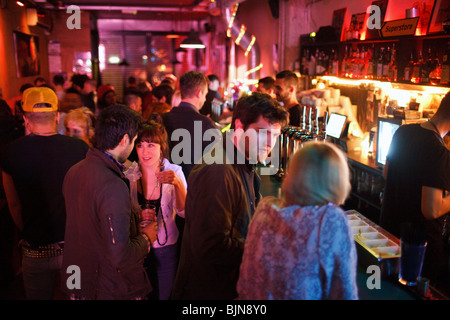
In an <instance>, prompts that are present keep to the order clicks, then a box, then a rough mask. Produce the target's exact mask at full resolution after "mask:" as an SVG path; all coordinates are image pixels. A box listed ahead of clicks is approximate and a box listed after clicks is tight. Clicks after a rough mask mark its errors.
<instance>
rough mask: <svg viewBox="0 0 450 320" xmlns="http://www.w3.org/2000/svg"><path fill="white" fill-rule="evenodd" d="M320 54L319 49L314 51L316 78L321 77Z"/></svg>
mask: <svg viewBox="0 0 450 320" xmlns="http://www.w3.org/2000/svg"><path fill="white" fill-rule="evenodd" d="M322 68H323V67H322V52H321V51H319V49H317V50H316V76H321V75H322Z"/></svg>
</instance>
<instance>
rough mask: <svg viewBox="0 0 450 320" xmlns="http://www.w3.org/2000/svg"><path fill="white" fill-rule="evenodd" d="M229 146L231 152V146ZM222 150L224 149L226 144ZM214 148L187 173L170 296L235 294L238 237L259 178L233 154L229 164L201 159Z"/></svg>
mask: <svg viewBox="0 0 450 320" xmlns="http://www.w3.org/2000/svg"><path fill="white" fill-rule="evenodd" d="M226 141H227V139H224V140H223V145H226V144H227V143H226ZM228 141H229V140H228ZM221 143H222V142H220V144H221ZM229 145H231V146H232V149H233V150H232V152H233V153H234V155H236V154H237V153H238V151H237V150H236V149H235V148H234V145H233V144H232V143H231V144H229ZM224 149H225V148H224ZM227 149H228V151H230V147H227ZM214 152H217V149H213V150H212V151H211V152H210V153H208V154H207V155H206V156H205V157H204V158H203V160H204V162H203V163H202V164H199V165H196V166H195V167H194V169H193V170H192V171H191V174H190V176H189V180H188V193H187V198H186V206H185V214H186V223H185V228H184V235H183V240H182V247H181V256H180V263H179V268H178V272H177V276H176V279H175V284H174V288H173V292H172V299H175V300H179V299H194V300H197V299H199V300H208V299H213V300H214V299H227V300H228V299H234V298H236V297H237V292H236V283H237V280H238V277H239V267H240V264H241V259H242V254H243V250H244V239H245V236H246V233H247V228H248V224H249V221H250V219H251V216H252V215H253V212H254V208H255V207H256V206H257V202H258V201H259V199H260V194H259V186H260V179H259V176H258V175H257V173H256V172H255V170H254V168H253V166H252V165H250V164H248V163H242V164H238V163H236V161H237V160H236V157H234V160H233V158H232V157H229V159H231V160H232V161H229V163H230V162H232V163H234V164H226V162H222V163H224V164H218V163H213V164H207V163H211V162H208V161H210V159H211V157H212V156H214ZM223 152H224V153H223V154H224V155H226V153H225V150H223ZM224 160H225V159H224Z"/></svg>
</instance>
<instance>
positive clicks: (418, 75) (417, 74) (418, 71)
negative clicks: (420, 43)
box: [411, 51, 423, 83]
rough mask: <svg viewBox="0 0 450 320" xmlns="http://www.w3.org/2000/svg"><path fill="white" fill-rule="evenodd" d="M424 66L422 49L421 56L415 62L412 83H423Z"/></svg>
mask: <svg viewBox="0 0 450 320" xmlns="http://www.w3.org/2000/svg"><path fill="white" fill-rule="evenodd" d="M422 67H423V58H422V51H420V52H419V58H418V59H417V61H415V62H414V65H413V69H412V76H411V82H412V83H422Z"/></svg>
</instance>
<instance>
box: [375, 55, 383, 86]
mask: <svg viewBox="0 0 450 320" xmlns="http://www.w3.org/2000/svg"><path fill="white" fill-rule="evenodd" d="M383 57H384V48H381V49H380V50H379V51H378V54H377V73H376V79H377V80H381V79H382V78H383Z"/></svg>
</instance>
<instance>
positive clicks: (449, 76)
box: [440, 42, 450, 84]
mask: <svg viewBox="0 0 450 320" xmlns="http://www.w3.org/2000/svg"><path fill="white" fill-rule="evenodd" d="M449 55H450V42H448V43H447V51H446V52H444V55H443V57H442V71H441V82H440V83H441V84H449V83H450V56H449Z"/></svg>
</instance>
